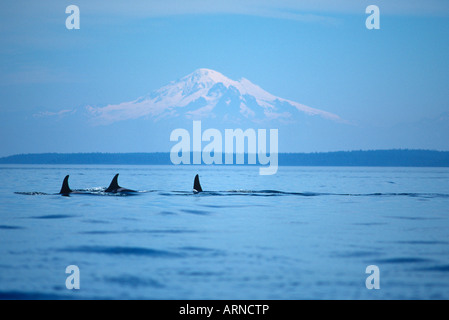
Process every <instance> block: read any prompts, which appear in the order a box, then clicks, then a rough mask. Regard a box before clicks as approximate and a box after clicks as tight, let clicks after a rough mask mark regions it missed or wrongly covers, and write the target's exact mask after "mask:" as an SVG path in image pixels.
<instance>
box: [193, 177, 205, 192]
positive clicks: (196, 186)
mask: <svg viewBox="0 0 449 320" xmlns="http://www.w3.org/2000/svg"><path fill="white" fill-rule="evenodd" d="M193 191H196V192H202V191H203V189H202V188H201V184H200V177H199V176H198V175H196V176H195V181H193Z"/></svg>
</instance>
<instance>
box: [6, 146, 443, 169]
mask: <svg viewBox="0 0 449 320" xmlns="http://www.w3.org/2000/svg"><path fill="white" fill-rule="evenodd" d="M191 159H192V155H191ZM245 163H247V155H246V156H245ZM0 164H96V165H101V164H105V165H172V163H171V161H170V153H168V152H155V153H39V154H18V155H12V156H8V157H3V158H0ZM279 165H280V166H369V167H449V151H432V150H407V149H398V150H367V151H361V150H360V151H336V152H314V153H279Z"/></svg>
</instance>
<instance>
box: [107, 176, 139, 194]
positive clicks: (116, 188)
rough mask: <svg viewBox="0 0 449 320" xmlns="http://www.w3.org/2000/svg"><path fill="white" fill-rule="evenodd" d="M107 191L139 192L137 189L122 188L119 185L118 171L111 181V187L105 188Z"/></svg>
mask: <svg viewBox="0 0 449 320" xmlns="http://www.w3.org/2000/svg"><path fill="white" fill-rule="evenodd" d="M105 192H109V193H132V192H137V191H135V190H131V189H126V188H122V187H120V186H119V185H118V173H117V174H116V175H115V176H114V178H113V179H112V181H111V184H110V185H109V187H108V188H107V189H106V190H105Z"/></svg>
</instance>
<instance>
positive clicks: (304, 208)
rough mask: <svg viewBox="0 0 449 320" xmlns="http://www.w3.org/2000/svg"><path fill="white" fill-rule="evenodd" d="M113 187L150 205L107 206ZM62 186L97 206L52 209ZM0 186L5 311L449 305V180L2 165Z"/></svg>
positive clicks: (432, 171) (432, 174)
mask: <svg viewBox="0 0 449 320" xmlns="http://www.w3.org/2000/svg"><path fill="white" fill-rule="evenodd" d="M116 173H120V177H119V183H120V184H121V185H122V186H123V187H127V188H131V189H134V190H139V191H141V192H139V193H138V194H135V195H108V194H105V193H104V192H102V190H103V188H104V187H107V186H108V185H109V183H110V180H111V179H112V177H113V176H114V174H116ZM197 173H198V174H199V175H200V179H201V183H202V186H203V190H205V191H206V192H204V193H200V194H194V193H193V192H192V186H193V178H194V176H195V174H197ZM67 174H70V186H71V188H72V189H83V190H85V191H88V192H89V194H73V195H71V196H70V197H63V196H60V195H57V194H56V193H58V192H59V189H60V187H61V183H62V180H63V178H64V176H65V175H67ZM0 181H1V183H0V203H1V206H0V299H6V298H11V299H28V298H32V299H448V298H449V169H448V168H366V167H355V168H354V167H352V168H346V167H280V168H279V171H278V173H277V174H276V175H272V176H259V174H258V168H257V167H244V166H68V165H66V166H64V165H58V166H56V165H48V166H42V165H28V166H19V165H3V166H1V167H0ZM69 265H76V266H78V267H79V270H80V289H79V290H68V289H67V288H66V278H67V277H68V276H69V274H66V273H65V271H66V267H67V266H69ZM369 265H376V266H378V268H379V270H380V289H377V290H376V289H372V290H369V289H367V288H366V285H365V281H366V279H367V277H368V276H369V274H367V273H366V267H367V266H369Z"/></svg>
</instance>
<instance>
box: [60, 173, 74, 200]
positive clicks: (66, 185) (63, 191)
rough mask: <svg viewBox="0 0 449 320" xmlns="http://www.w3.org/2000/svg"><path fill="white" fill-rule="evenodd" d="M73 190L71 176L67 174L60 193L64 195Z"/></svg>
mask: <svg viewBox="0 0 449 320" xmlns="http://www.w3.org/2000/svg"><path fill="white" fill-rule="evenodd" d="M72 192H73V191H72V189H70V187H69V176H68V175H67V176H65V178H64V181H63V182H62V187H61V191H59V194H61V195H63V196H67V195H69V194H71V193H72Z"/></svg>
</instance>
